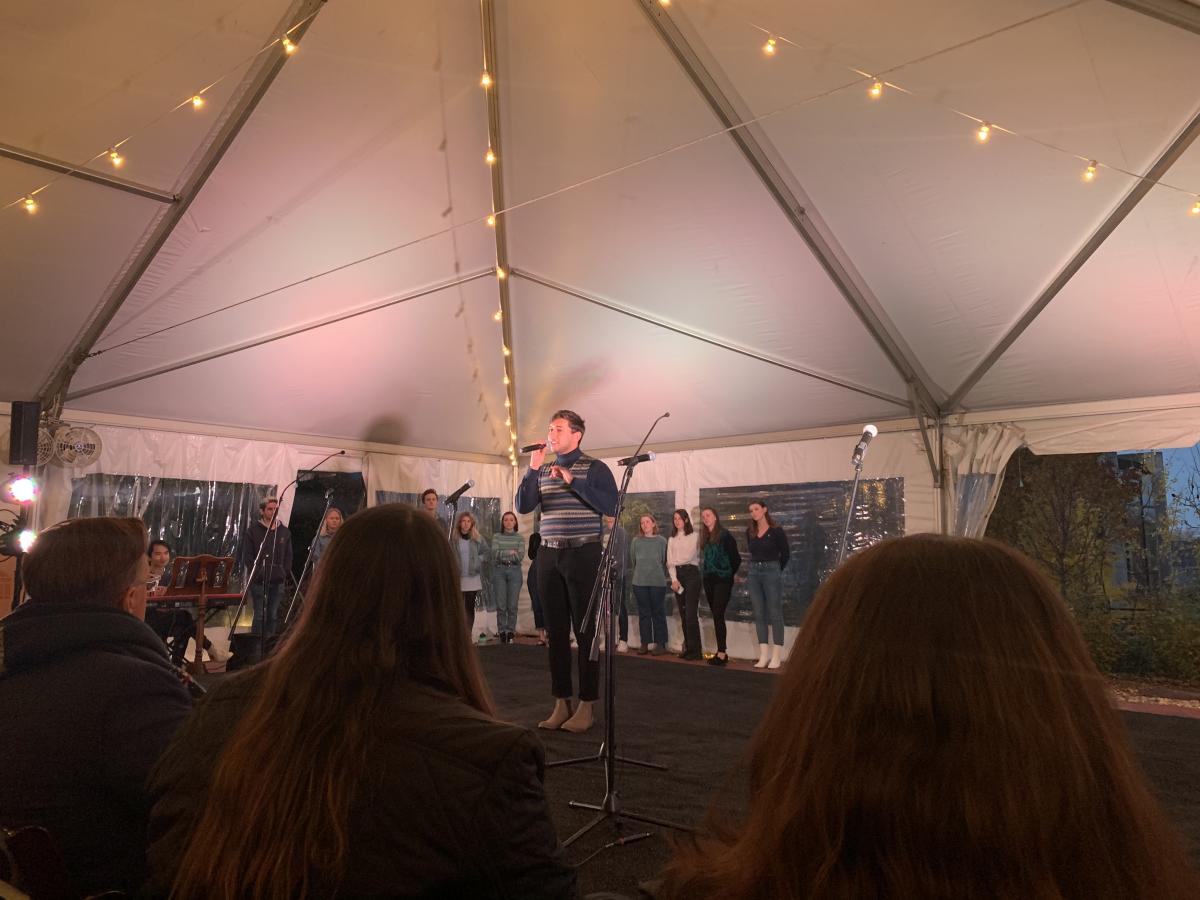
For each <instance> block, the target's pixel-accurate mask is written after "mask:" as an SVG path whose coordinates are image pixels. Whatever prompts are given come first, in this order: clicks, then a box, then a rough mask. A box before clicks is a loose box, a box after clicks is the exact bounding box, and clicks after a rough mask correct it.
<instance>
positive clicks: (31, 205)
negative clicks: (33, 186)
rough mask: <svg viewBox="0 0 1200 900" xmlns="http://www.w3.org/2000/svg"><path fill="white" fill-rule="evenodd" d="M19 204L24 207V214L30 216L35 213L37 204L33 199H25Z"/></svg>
mask: <svg viewBox="0 0 1200 900" xmlns="http://www.w3.org/2000/svg"><path fill="white" fill-rule="evenodd" d="M21 203H22V204H23V205H24V207H25V212H27V213H29V214H30V215H31V216H32V215H33V214H34V213H35V212H37V209H38V204H37V201H36V200H34V199H33V197H26V198H25V199H24V200H22V201H21Z"/></svg>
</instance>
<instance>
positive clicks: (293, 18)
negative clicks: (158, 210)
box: [38, 0, 325, 409]
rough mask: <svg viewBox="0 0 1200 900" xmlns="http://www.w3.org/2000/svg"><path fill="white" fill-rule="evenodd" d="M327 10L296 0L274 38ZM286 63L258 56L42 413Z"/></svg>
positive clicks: (49, 385)
mask: <svg viewBox="0 0 1200 900" xmlns="http://www.w3.org/2000/svg"><path fill="white" fill-rule="evenodd" d="M324 4H325V0H295V2H294V3H293V4H292V7H291V9H290V10H289V12H288V13H287V15H285V16H284V17H283V19H282V20H281V21H280V23H279V24H278V25H277V26H275V29H274V30H273V31H272V32H271V33H272V34H283V33H285V32H287V33H288V34H289V35H290V36H291V38H292V40H294V41H299V40H300V39H301V38H302V37H303V36H304V34H305V32H307V31H308V29H309V27H310V26H311V25H312V23H313V21H314V20H315V18H316V15H317V13H318V12H319V11H320V10H321V8H322V7H323V6H324ZM287 59H288V56H287V54H286V53H283V52H280V53H264V54H261V55H260V56H259V58H258V60H257V61H256V63H255V65H254V68H253V69H252V70H251V71H250V72H249V73H248V74H247V75H246V78H245V79H243V81H242V83H241V85H240V86H239V94H238V99H237V100H235V101H233V102H232V103H231V104H230V106H229V108H228V109H227V110H226V111H225V113H224V115H225V119H224V121H223V122H222V123H221V125H220V127H219V128H218V129H217V132H216V134H215V135H214V137H213V140H212V142H211V143H210V144H209V146H208V149H207V150H205V152H204V155H203V157H202V158H201V159H200V161H199V163H198V164H197V165H196V168H195V170H194V171H193V172H192V174H191V177H189V178H188V180H187V183H186V184H185V185H184V187H183V189H182V190H181V191H180V192H179V197H178V202H176V203H173V204H172V205H171V206H169V207H167V208H166V209H165V210H164V211H163V212H162V214H161V215H160V216H159V218H158V221H157V222H156V223H155V224H154V225H153V226H152V227H151V230H150V233H149V234H148V235H147V237H146V239H145V241H143V242H142V244H141V246H140V247H139V248H138V250H137V252H136V254H135V255H134V257H133V258H132V259H131V260H130V262H129V263H128V265H126V266H125V268H124V270H123V272H122V274H121V276H120V277H119V278H118V279H117V280H116V281H115V282H114V284H113V286H112V287H111V288H110V289H109V291H108V295H107V296H106V297H105V298H104V299H103V300H102V301H101V302H100V303H99V304H98V307H97V310H96V313H95V315H93V316H92V319H91V321H90V322H89V323H88V325H87V327H86V328H85V329H84V330H83V333H82V334H81V335H80V336H79V338H78V339H77V340H76V342H75V346H74V347H72V348H71V350H70V351H68V353H67V354H66V355H65V356H64V357H63V359H61V360H60V361H59V363H58V365H57V366H56V367H55V369H54V373H53V374H52V375H51V376H50V377H49V379H47V381H46V383H45V385H44V386H43V387H42V390H41V391H40V392H39V395H38V396H39V398H40V399H41V401H42V405H43V406H44V407H47V408H50V409H55V408H58V407H59V406H60V405H61V399H62V396H63V395H64V394H66V392H67V388H68V387H70V384H71V379H72V378H74V377H75V373H76V372H77V371H79V367H80V366H81V365H82V364H83V361H84V360H85V359H87V355H88V353H90V352H91V349H92V348H93V347H94V346H96V341H98V340H100V336H101V335H102V334H104V330H105V329H106V328H107V327H108V325H109V323H110V322H111V321H112V319H113V316H115V315H116V314H117V311H118V310H119V309H120V308H121V305H122V304H123V303H124V302H125V301H126V300H127V299H128V298H129V295H130V294H131V293H133V290H134V288H135V287H137V283H138V281H139V280H141V277H142V275H144V274H145V273H146V270H147V269H149V268H150V265H151V263H153V262H154V258H155V256H157V255H158V251H159V250H161V249H162V247H163V245H164V244H165V243H166V242H167V239H168V238H169V237H170V236H171V232H172V231H174V229H175V226H176V225H178V224H179V222H180V220H181V219H182V218H183V217H184V215H185V214H186V213H187V211H188V208H189V207H190V206H191V205H192V201H194V200H195V199H196V197H197V196H198V195H199V193H200V191H201V189H202V188H203V187H204V185H205V184H206V183H207V182H208V179H209V176H210V175H212V173H213V172H214V171H215V170H216V168H217V165H218V164H219V163H220V162H221V159H222V157H224V155H225V153H226V151H228V150H229V148H230V147H231V146H232V145H233V142H234V139H235V138H236V137H237V136H238V133H239V132H240V131H241V130H242V127H243V126H244V125H245V124H246V122H247V121H249V119H250V115H251V114H252V113H253V112H254V110H255V108H256V107H257V106H258V104H259V101H261V100H262V98H263V97H264V96H265V95H266V93H267V90H268V89H269V88H270V87H271V85H272V83H274V81H275V78H276V76H278V75H279V73H280V72H281V71H283V66H284V63H285V62H286V61H287Z"/></svg>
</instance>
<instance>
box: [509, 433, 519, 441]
mask: <svg viewBox="0 0 1200 900" xmlns="http://www.w3.org/2000/svg"><path fill="white" fill-rule="evenodd" d="M508 436H509V437H510V438H512V439H513V440H514V441H515V440H516V439H517V433H516V432H515V431H510V432H509V433H508Z"/></svg>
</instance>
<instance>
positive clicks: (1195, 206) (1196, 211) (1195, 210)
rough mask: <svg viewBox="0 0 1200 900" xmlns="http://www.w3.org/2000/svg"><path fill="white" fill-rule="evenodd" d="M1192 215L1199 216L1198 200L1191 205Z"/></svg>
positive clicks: (1199, 203)
mask: <svg viewBox="0 0 1200 900" xmlns="http://www.w3.org/2000/svg"><path fill="white" fill-rule="evenodd" d="M1192 215H1193V216H1200V200H1197V201H1196V202H1195V203H1193V204H1192Z"/></svg>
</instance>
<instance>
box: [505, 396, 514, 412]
mask: <svg viewBox="0 0 1200 900" xmlns="http://www.w3.org/2000/svg"><path fill="white" fill-rule="evenodd" d="M504 408H505V409H512V401H511V400H509V399H508V398H507V397H505V398H504Z"/></svg>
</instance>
